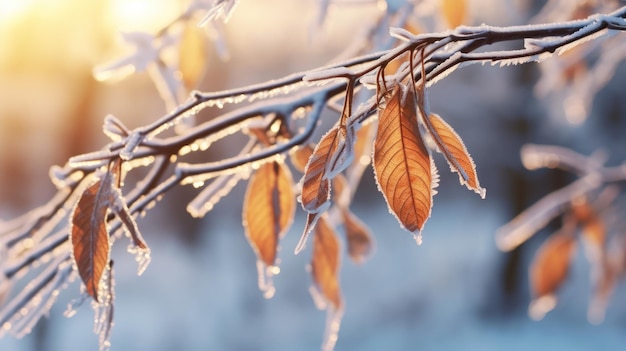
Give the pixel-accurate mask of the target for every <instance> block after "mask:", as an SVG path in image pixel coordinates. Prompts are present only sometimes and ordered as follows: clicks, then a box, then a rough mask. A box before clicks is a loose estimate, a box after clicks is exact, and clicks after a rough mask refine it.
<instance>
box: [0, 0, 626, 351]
mask: <svg viewBox="0 0 626 351" xmlns="http://www.w3.org/2000/svg"><path fill="white" fill-rule="evenodd" d="M340 3H341V2H340ZM348 3H350V2H348ZM545 3H546V2H545V1H531V0H528V1H524V0H506V1H495V0H472V1H468V14H467V21H468V23H469V24H480V23H483V22H484V23H488V24H492V25H512V24H524V23H528V21H529V19H530V18H531V17H532V16H533V15H535V14H536V13H537V12H538V11H539V9H541V8H542V7H543V6H544V5H545ZM186 4H187V2H186V1H180V0H157V1H154V0H152V1H149V0H102V1H89V2H88V1H81V0H21V1H16V0H0V218H1V219H5V220H6V219H10V218H12V217H15V216H17V215H20V214H22V213H24V212H26V211H28V210H29V209H32V208H34V207H36V206H38V205H41V204H43V203H45V201H46V200H48V199H49V198H50V197H51V196H52V195H53V194H54V191H55V189H54V186H53V185H52V184H51V182H50V181H49V178H48V170H49V168H50V166H52V165H63V164H64V163H65V162H66V160H67V159H68V158H69V157H71V156H73V155H76V154H80V153H85V152H89V151H93V150H96V149H99V148H100V147H102V146H103V145H104V144H105V143H106V142H107V139H106V138H105V136H104V135H103V134H102V132H101V130H102V129H101V125H102V120H103V118H104V116H105V115H107V114H113V115H115V116H116V117H117V118H119V119H120V120H122V121H123V122H124V123H125V125H126V126H128V127H129V128H134V127H138V126H141V125H144V124H147V123H149V122H151V121H153V120H154V119H156V118H158V117H160V116H162V115H163V114H164V113H165V112H166V107H165V105H164V102H163V100H162V99H161V98H160V96H159V93H158V91H157V89H156V88H155V87H154V84H153V83H152V82H151V80H150V77H149V76H148V74H147V73H145V72H139V73H136V74H134V75H131V76H129V77H127V78H125V79H121V80H117V81H114V82H99V81H97V80H95V79H94V76H93V74H92V70H93V68H94V67H95V66H97V65H100V64H103V63H107V62H110V61H111V60H115V59H117V58H119V57H120V55H122V56H123V55H124V54H125V53H127V51H124V50H127V49H128V48H125V47H124V46H123V45H121V44H120V41H119V33H120V32H131V31H145V32H148V33H154V32H156V31H158V30H159V29H160V28H162V27H163V26H165V25H167V24H168V23H169V22H170V21H171V20H172V19H174V18H175V17H176V16H178V14H180V12H181V11H183V10H184V9H185V6H186ZM329 10H330V11H329V12H328V14H327V18H326V19H325V22H324V25H323V26H322V27H320V28H319V29H318V30H317V31H316V32H315V35H314V36H313V37H311V35H310V34H311V27H312V26H314V24H315V21H316V18H317V17H316V16H317V11H318V3H317V1H313V0H307V1H288V0H268V1H263V2H256V1H247V0H241V1H240V4H239V6H238V7H237V8H236V9H235V12H234V13H233V15H232V18H231V20H230V21H229V22H228V23H227V24H226V25H225V26H224V27H223V39H224V42H225V43H226V45H227V46H228V51H229V57H230V58H229V60H228V61H224V60H222V59H221V58H220V55H219V52H218V50H217V48H216V47H210V48H209V49H208V50H207V61H208V66H207V73H206V77H205V79H204V80H203V81H202V82H201V85H200V89H201V90H203V91H215V90H223V89H229V88H234V87H240V86H243V85H247V84H252V83H256V82H262V81H266V80H268V79H274V78H279V77H282V76H284V75H287V74H289V73H293V72H296V71H302V70H307V69H312V68H315V67H319V66H322V65H325V64H326V63H327V62H328V61H329V60H331V59H332V58H333V57H335V56H336V55H338V54H340V53H341V52H342V50H343V49H344V48H345V47H347V46H349V45H350V40H351V39H352V38H353V36H354V34H355V33H358V32H360V31H362V30H363V29H364V28H365V27H366V26H367V25H368V24H369V21H370V20H371V18H373V17H374V15H375V13H376V11H380V9H379V8H378V6H377V5H376V4H372V3H368V4H360V5H354V4H352V5H351V4H347V5H346V4H344V5H341V4H337V5H336V6H332V7H331V8H330V9H329ZM432 27H433V29H436V30H444V29H446V28H445V23H443V22H442V21H441V20H440V19H437V18H435V19H433V20H432ZM618 36H622V37H623V36H624V35H623V34H618ZM541 74H542V73H541V71H540V68H539V65H536V64H529V65H524V66H516V67H506V68H498V67H491V66H471V67H467V68H463V69H462V70H459V71H457V72H455V73H454V74H452V75H451V76H449V77H448V78H447V79H445V80H443V81H441V82H440V83H438V84H437V85H435V86H434V87H433V88H432V89H431V99H432V102H431V104H432V109H433V111H435V112H437V113H439V114H440V115H441V116H443V117H444V118H446V120H447V121H448V122H449V123H450V124H451V125H452V126H453V127H454V128H455V129H456V131H457V132H458V133H459V134H460V136H461V137H462V138H463V140H464V141H465V144H466V146H467V147H468V149H469V151H470V152H471V153H472V155H473V158H474V161H475V163H476V165H477V170H478V174H479V177H480V181H481V184H482V186H483V187H485V188H486V189H487V198H486V199H485V200H481V199H480V198H479V197H478V196H476V194H474V193H472V192H469V191H467V190H466V189H465V188H464V187H461V186H459V184H458V176H457V175H456V174H451V173H450V172H448V166H447V165H446V164H445V162H444V159H443V158H442V157H439V156H440V155H436V156H435V160H436V163H437V165H438V166H439V170H440V171H439V173H440V175H441V182H440V186H439V193H438V195H437V196H436V197H435V199H434V208H433V211H432V217H431V218H430V219H429V221H428V222H427V224H426V227H425V230H424V233H423V234H424V243H423V245H421V246H419V247H418V246H416V245H415V242H414V241H413V239H412V237H411V235H410V234H409V233H407V232H405V231H403V230H402V229H401V228H400V227H399V225H398V223H397V222H396V220H395V218H394V217H393V216H391V215H390V214H389V213H388V212H387V209H386V205H385V203H384V200H383V198H382V197H381V195H380V194H379V193H378V191H377V189H376V185H375V182H374V178H373V174H372V172H371V170H368V171H366V173H365V176H364V178H363V180H362V184H361V187H360V189H361V190H360V192H359V193H358V194H357V196H356V199H355V201H354V204H353V207H352V209H353V211H354V212H355V213H356V214H357V215H359V216H360V217H361V218H363V219H364V221H365V222H366V224H367V225H369V226H370V228H371V230H372V232H373V233H374V236H375V238H376V242H377V246H376V250H375V252H374V255H373V256H372V257H371V258H370V259H369V260H368V261H367V262H366V263H364V264H363V265H361V266H356V265H354V264H353V263H352V262H351V261H349V260H347V259H344V260H343V264H342V271H341V284H342V287H343V296H344V298H345V300H346V311H345V315H344V319H343V323H342V328H341V331H340V334H339V341H338V343H337V347H336V349H337V350H380V349H388V350H414V349H422V350H501V349H505V348H506V349H508V350H528V349H534V350H548V349H550V350H554V349H569V350H589V349H592V348H594V349H598V350H617V349H623V348H624V347H626V333H624V330H625V329H626V303H624V302H623V299H622V298H621V297H622V296H624V294H625V293H626V291H625V290H624V286H623V284H622V285H618V287H617V290H616V292H615V295H614V297H613V298H612V300H611V303H610V305H609V309H608V312H607V316H606V320H605V322H604V323H603V324H600V325H591V324H589V323H588V322H587V319H586V309H587V303H588V301H589V297H590V291H591V288H590V282H589V275H590V272H589V267H588V264H587V263H586V260H585V259H584V257H583V253H582V252H579V253H577V254H576V257H575V262H574V264H573V266H572V270H571V271H570V275H569V278H568V280H567V281H566V283H565V284H564V286H563V287H562V289H561V290H560V291H559V305H558V306H557V307H556V309H555V310H554V311H553V312H551V313H550V314H548V315H547V317H546V318H545V319H544V320H542V321H538V322H537V321H533V320H531V319H530V318H529V317H528V315H527V306H528V303H529V301H530V298H531V297H530V294H529V287H528V278H527V271H528V265H529V262H530V261H531V260H532V257H533V255H534V253H535V252H536V249H537V247H538V246H539V245H540V244H541V243H542V242H543V241H544V240H545V238H546V237H547V236H548V235H549V234H550V232H551V231H554V230H555V229H556V226H555V227H549V228H548V229H547V230H545V231H542V232H540V233H539V234H538V235H536V236H535V237H533V238H532V239H531V240H530V241H529V242H527V243H525V244H524V245H522V246H521V247H520V248H518V249H516V250H515V251H513V252H510V253H502V252H500V251H498V249H497V248H496V246H495V242H494V233H495V231H496V230H497V228H498V227H500V226H502V225H503V224H505V223H506V222H508V221H509V220H510V219H511V218H513V217H514V216H515V215H516V214H517V213H519V212H520V211H522V210H523V209H525V208H526V207H528V206H529V205H531V204H532V203H533V202H535V201H537V200H538V199H539V198H541V197H542V196H543V195H545V194H547V193H548V192H550V191H552V190H555V189H558V188H560V187H562V186H564V185H565V184H567V183H569V182H570V181H572V180H573V179H574V178H572V177H570V176H569V175H567V174H565V173H561V172H558V171H554V170H549V171H534V172H530V171H526V170H524V169H523V167H522V164H521V161H520V158H519V149H520V147H521V146H522V145H523V144H525V143H539V144H555V145H562V146H567V147H570V148H572V149H573V150H575V151H578V152H581V153H583V154H590V153H592V152H593V151H595V150H598V149H604V150H607V151H608V153H609V155H610V157H609V161H608V164H611V165H614V164H618V163H619V162H622V160H624V157H626V148H625V147H624V146H625V145H624V143H625V142H626V141H625V140H626V139H624V138H623V135H624V132H625V131H626V122H625V121H626V120H625V119H624V116H626V100H625V99H624V98H623V96H624V87H623V85H622V84H620V82H623V81H624V80H623V79H625V78H626V71H625V69H624V65H620V66H618V69H617V71H616V72H615V76H614V77H613V79H612V80H611V82H610V83H609V84H608V85H607V86H606V87H604V88H603V89H602V90H600V92H599V94H598V95H597V96H596V99H595V100H594V102H593V105H592V106H591V108H590V112H589V114H588V118H587V119H585V120H580V119H572V118H571V115H568V114H567V111H566V110H565V109H563V105H562V104H561V102H558V101H560V100H557V99H549V98H543V99H542V98H538V97H537V94H536V90H535V88H534V87H535V84H536V82H537V81H538V80H539V79H540V77H541ZM555 101H557V102H558V103H555ZM568 117H570V118H568ZM572 122H573V123H572ZM244 188H245V187H244V184H240V185H239V186H238V187H237V188H235V190H234V191H233V192H232V193H231V194H230V195H229V196H228V197H227V198H226V199H225V200H223V201H222V202H220V203H219V205H218V206H217V207H216V208H215V209H214V210H213V211H212V212H210V213H209V214H208V215H207V216H206V217H205V218H203V219H192V218H191V216H189V215H188V214H187V212H186V211H185V207H186V204H187V202H188V201H189V200H190V199H191V198H192V197H193V194H194V193H195V191H194V189H192V188H191V187H185V188H182V187H181V188H180V189H177V190H176V191H173V192H172V193H170V194H168V195H167V196H166V198H165V199H164V201H162V202H160V203H159V205H158V206H157V207H156V208H155V209H154V210H152V211H151V212H150V213H148V215H147V216H146V217H145V218H142V219H141V220H140V222H139V226H140V228H141V229H142V232H143V235H144V237H145V239H146V241H147V242H148V244H149V245H150V247H151V249H152V257H153V259H152V263H151V265H150V267H149V268H148V270H147V271H146V272H145V273H144V274H143V275H142V276H141V277H137V276H136V274H135V272H136V270H135V269H136V268H135V263H134V257H132V256H131V255H128V254H126V253H125V244H123V245H117V246H119V247H114V249H113V250H114V253H113V255H114V258H115V259H116V268H117V269H116V308H115V327H114V329H113V333H112V338H111V342H112V345H113V346H112V349H113V350H173V349H177V350H318V349H319V347H320V344H321V341H322V335H323V330H324V322H325V312H322V311H318V310H316V308H315V306H314V304H313V302H312V301H311V298H310V295H309V291H308V289H309V286H310V284H311V278H310V276H309V273H308V272H307V271H306V270H305V267H306V265H307V264H308V263H309V260H310V250H309V251H307V250H305V251H304V252H303V253H301V254H299V255H297V256H294V255H293V254H292V250H293V247H295V245H296V242H297V240H298V238H299V236H300V234H301V229H302V228H303V227H304V224H303V219H304V218H303V217H304V215H303V213H302V212H301V211H300V212H298V215H297V218H296V221H295V223H294V225H293V226H292V229H291V231H290V232H289V233H288V234H287V236H286V238H285V240H284V241H283V242H282V244H281V247H282V248H283V250H282V252H281V273H280V275H278V276H277V277H276V278H275V284H276V288H277V292H276V295H275V296H274V298H272V299H270V300H266V299H264V298H263V296H262V294H261V293H260V292H259V291H258V289H257V276H256V258H255V256H254V253H253V251H252V250H251V249H250V248H249V245H248V243H247V242H246V239H245V237H244V234H243V228H242V226H241V216H240V213H241V203H242V199H243V192H244ZM579 251H582V250H579ZM126 267H128V268H126ZM77 295H78V285H77V284H76V283H74V284H72V285H70V286H69V288H68V289H67V290H66V291H65V292H64V293H63V294H62V295H61V297H60V298H59V301H58V302H57V303H56V305H55V307H53V309H52V311H51V313H50V316H49V318H47V319H45V320H42V321H41V322H40V323H39V324H38V326H37V328H36V329H35V330H34V331H33V333H32V334H30V335H28V336H26V337H25V338H24V339H22V340H16V339H13V338H11V337H5V338H4V339H2V340H0V349H1V350H16V351H22V350H23V351H26V350H41V351H44V350H45V351H54V350H68V349H81V350H94V349H96V348H97V336H96V335H94V334H93V333H92V324H93V311H91V309H90V308H89V307H88V306H87V305H85V306H83V307H82V308H81V309H80V310H79V311H78V313H77V315H76V316H74V317H72V318H69V319H68V318H65V317H63V316H62V312H63V310H65V308H66V304H67V302H68V301H70V300H71V299H72V298H74V297H76V296H77Z"/></svg>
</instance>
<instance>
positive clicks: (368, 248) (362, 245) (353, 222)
mask: <svg viewBox="0 0 626 351" xmlns="http://www.w3.org/2000/svg"><path fill="white" fill-rule="evenodd" d="M341 215H342V217H343V225H344V230H345V231H346V243H347V245H348V254H349V255H350V258H351V259H352V261H354V263H357V264H361V263H363V262H365V260H367V258H369V256H370V254H371V253H372V248H373V246H374V241H373V239H372V234H371V232H370V230H369V228H367V226H366V225H365V223H363V222H362V221H361V220H360V219H359V218H358V217H357V216H356V215H355V214H354V213H352V211H350V210H349V209H348V208H343V209H342V210H341Z"/></svg>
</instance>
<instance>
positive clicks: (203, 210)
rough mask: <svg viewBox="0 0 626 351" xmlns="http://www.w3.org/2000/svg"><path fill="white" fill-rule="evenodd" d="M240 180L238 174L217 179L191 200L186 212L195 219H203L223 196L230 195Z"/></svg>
mask: <svg viewBox="0 0 626 351" xmlns="http://www.w3.org/2000/svg"><path fill="white" fill-rule="evenodd" d="M240 180H241V176H240V175H239V174H238V173H234V174H226V175H221V176H219V177H217V179H215V180H214V181H213V182H212V183H211V184H210V185H209V186H207V187H206V188H204V189H203V190H202V191H201V192H200V193H199V194H198V195H197V196H196V197H195V198H194V199H193V200H191V202H190V203H189V204H188V205H187V212H189V214H191V216H192V217H195V218H200V217H204V216H205V215H206V214H207V213H208V212H209V211H211V210H212V209H213V207H215V205H216V204H217V203H218V202H219V201H220V200H221V199H222V198H223V197H224V196H226V195H228V193H230V191H231V190H232V189H233V188H234V187H235V185H237V183H239V181H240Z"/></svg>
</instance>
